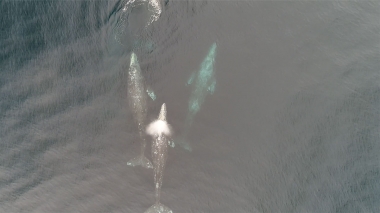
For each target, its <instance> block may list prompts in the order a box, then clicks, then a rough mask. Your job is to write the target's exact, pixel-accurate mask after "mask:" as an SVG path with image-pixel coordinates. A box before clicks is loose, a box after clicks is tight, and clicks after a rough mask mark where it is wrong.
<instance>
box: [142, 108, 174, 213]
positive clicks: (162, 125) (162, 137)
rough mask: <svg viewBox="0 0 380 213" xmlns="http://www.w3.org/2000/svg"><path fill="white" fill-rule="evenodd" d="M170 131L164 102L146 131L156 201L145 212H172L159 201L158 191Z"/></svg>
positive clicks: (159, 189) (159, 190) (160, 184)
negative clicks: (148, 140) (149, 147)
mask: <svg viewBox="0 0 380 213" xmlns="http://www.w3.org/2000/svg"><path fill="white" fill-rule="evenodd" d="M170 132H171V131H170V126H169V124H168V123H167V122H166V105H165V103H164V104H163V105H162V107H161V111H160V114H159V116H158V120H156V121H153V122H152V123H151V124H149V126H148V127H147V133H148V134H149V135H151V136H152V137H153V142H152V159H153V173H154V186H155V199H156V202H155V204H153V205H152V206H151V207H150V208H149V209H148V210H147V211H145V213H173V211H172V210H171V209H169V208H168V207H167V206H165V205H163V204H162V203H160V192H161V186H162V179H163V173H164V169H165V164H166V159H167V154H168V144H169V137H170V134H171V133H170Z"/></svg>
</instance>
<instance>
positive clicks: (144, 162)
mask: <svg viewBox="0 0 380 213" xmlns="http://www.w3.org/2000/svg"><path fill="white" fill-rule="evenodd" d="M127 165H128V166H133V167H134V166H142V167H144V168H147V169H151V168H153V164H152V163H151V162H150V160H148V158H146V157H145V156H139V157H135V158H133V159H131V160H130V161H128V162H127Z"/></svg>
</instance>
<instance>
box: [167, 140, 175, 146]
mask: <svg viewBox="0 0 380 213" xmlns="http://www.w3.org/2000/svg"><path fill="white" fill-rule="evenodd" d="M168 145H169V146H170V147H171V148H174V147H175V144H174V141H173V140H172V139H170V140H168Z"/></svg>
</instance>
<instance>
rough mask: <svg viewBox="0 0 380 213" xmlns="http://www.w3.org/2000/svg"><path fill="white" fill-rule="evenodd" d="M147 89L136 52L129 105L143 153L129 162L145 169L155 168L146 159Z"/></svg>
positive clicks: (130, 82)
mask: <svg viewBox="0 0 380 213" xmlns="http://www.w3.org/2000/svg"><path fill="white" fill-rule="evenodd" d="M146 92H147V89H146V86H145V82H144V78H143V76H142V74H141V69H140V65H139V62H138V60H137V56H136V54H135V53H134V52H132V54H131V62H130V66H129V71H128V103H129V107H130V109H131V110H132V113H133V118H134V120H135V122H136V123H137V126H138V130H139V135H140V141H141V152H140V155H139V156H137V157H136V158H133V159H132V160H130V161H128V163H127V165H129V166H142V167H144V168H153V165H152V163H151V162H150V160H149V159H148V158H146V157H145V155H144V152H145V147H146V140H145V122H146V116H147V99H148V95H147V94H146Z"/></svg>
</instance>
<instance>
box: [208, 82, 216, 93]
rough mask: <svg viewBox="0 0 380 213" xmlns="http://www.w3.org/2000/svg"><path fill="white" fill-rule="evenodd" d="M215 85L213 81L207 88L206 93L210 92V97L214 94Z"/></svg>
mask: <svg viewBox="0 0 380 213" xmlns="http://www.w3.org/2000/svg"><path fill="white" fill-rule="evenodd" d="M215 85H216V81H215V79H214V80H213V81H212V83H211V85H210V86H209V87H208V89H207V90H208V91H209V92H210V94H211V95H212V94H214V92H215Z"/></svg>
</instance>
